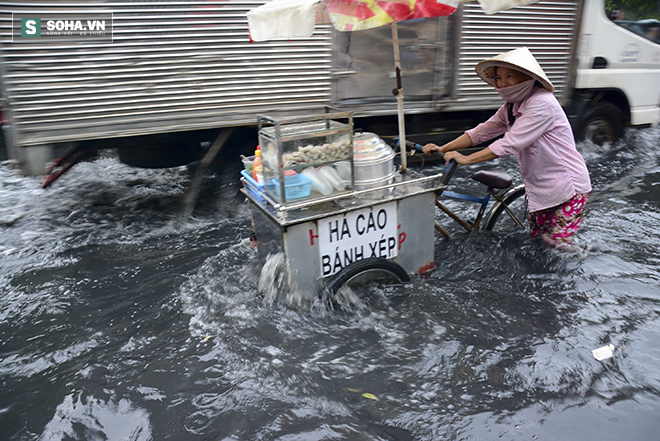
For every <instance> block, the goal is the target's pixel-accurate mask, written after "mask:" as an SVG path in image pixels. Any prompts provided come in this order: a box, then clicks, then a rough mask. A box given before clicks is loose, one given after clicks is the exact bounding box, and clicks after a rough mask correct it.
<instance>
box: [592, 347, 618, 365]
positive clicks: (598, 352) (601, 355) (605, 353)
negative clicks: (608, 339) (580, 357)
mask: <svg viewBox="0 0 660 441" xmlns="http://www.w3.org/2000/svg"><path fill="white" fill-rule="evenodd" d="M591 353H592V354H594V358H595V359H596V360H598V361H603V360H607V359H608V358H612V354H614V345H613V344H612V343H610V344H609V345H607V346H603V347H602V348H598V349H593V350H592V351H591Z"/></svg>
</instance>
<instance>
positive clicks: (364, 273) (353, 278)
mask: <svg viewBox="0 0 660 441" xmlns="http://www.w3.org/2000/svg"><path fill="white" fill-rule="evenodd" d="M409 280H410V276H409V275H408V273H406V271H405V270H404V269H403V268H402V267H401V265H399V264H398V263H396V262H393V261H391V260H387V259H377V258H370V259H363V260H360V261H358V262H356V263H354V264H352V265H350V266H347V267H346V268H344V269H342V270H341V271H339V272H338V273H337V274H335V275H334V276H333V277H332V279H330V281H329V282H328V284H327V285H326V288H327V292H328V294H330V296H331V297H332V296H334V295H335V294H336V293H337V291H339V289H340V288H341V287H342V286H349V287H351V286H356V285H361V284H364V283H367V282H373V281H387V282H391V281H394V282H408V281H409Z"/></svg>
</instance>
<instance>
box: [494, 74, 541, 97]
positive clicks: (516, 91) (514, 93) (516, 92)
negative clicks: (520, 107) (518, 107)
mask: <svg viewBox="0 0 660 441" xmlns="http://www.w3.org/2000/svg"><path fill="white" fill-rule="evenodd" d="M534 83H536V80H535V79H533V78H532V79H531V80H527V81H523V82H522V83H518V84H516V85H515V86H509V87H503V88H501V89H498V88H497V87H496V88H495V90H496V91H497V93H499V94H500V96H501V97H502V99H503V100H504V101H506V102H507V103H519V102H521V101H522V100H523V99H524V98H526V97H527V95H528V94H529V92H530V91H531V90H532V88H533V87H534Z"/></svg>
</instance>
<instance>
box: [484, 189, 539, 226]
mask: <svg viewBox="0 0 660 441" xmlns="http://www.w3.org/2000/svg"><path fill="white" fill-rule="evenodd" d="M503 201H504V204H506V206H507V207H508V208H509V209H510V210H511V213H513V215H514V216H515V217H516V218H517V219H518V220H519V221H520V222H521V223H522V226H521V225H520V224H518V222H516V221H515V220H514V218H513V217H512V216H511V213H509V211H508V210H507V209H506V207H505V206H504V204H502V203H501V202H497V203H496V204H495V205H494V206H493V208H491V210H490V212H489V213H488V216H487V217H486V221H485V222H484V227H483V228H484V229H485V230H488V231H491V230H496V231H505V230H526V229H527V214H528V213H529V209H528V207H527V198H526V197H525V186H524V185H519V186H518V187H516V188H513V189H511V190H509V191H508V192H507V193H506V194H505V195H504V198H503Z"/></svg>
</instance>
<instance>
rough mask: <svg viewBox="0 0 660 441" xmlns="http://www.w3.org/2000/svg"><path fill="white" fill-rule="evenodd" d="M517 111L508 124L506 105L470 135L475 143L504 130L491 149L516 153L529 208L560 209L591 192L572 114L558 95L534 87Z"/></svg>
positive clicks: (503, 153) (518, 104) (514, 111)
mask: <svg viewBox="0 0 660 441" xmlns="http://www.w3.org/2000/svg"><path fill="white" fill-rule="evenodd" d="M513 114H514V116H515V117H516V120H515V122H514V123H513V125H512V126H511V127H510V128H509V126H508V118H507V105H506V104H505V105H504V106H502V107H500V109H499V110H498V111H497V112H496V113H495V115H493V116H492V117H491V118H490V119H489V120H488V121H486V122H483V123H481V124H479V125H478V126H477V127H475V128H473V129H471V130H468V131H467V132H465V133H467V134H468V136H469V137H470V139H471V140H472V145H478V144H481V143H484V142H486V141H489V140H491V139H493V138H495V137H497V136H500V135H502V134H504V136H503V137H502V138H500V139H498V140H497V141H495V142H493V143H492V144H491V145H490V146H489V147H490V150H491V151H492V152H493V153H494V154H495V155H497V156H499V157H500V158H505V157H507V156H509V155H514V157H515V158H516V161H518V165H519V166H520V173H521V175H522V179H523V182H524V184H525V191H526V194H527V199H528V202H529V211H530V212H534V211H538V210H543V209H546V208H550V207H555V206H557V205H559V204H562V203H564V202H566V201H568V200H569V199H570V198H572V197H573V196H575V195H576V194H583V193H589V192H590V191H591V180H590V178H589V171H588V170H587V165H586V164H585V162H584V159H583V158H582V155H580V153H579V152H578V151H577V149H576V148H575V141H574V139H573V132H572V131H571V127H570V124H569V122H568V118H566V114H565V113H564V111H563V109H562V108H561V106H560V105H559V102H558V101H557V99H556V98H555V97H554V95H553V94H552V93H551V92H549V91H547V90H545V89H541V88H538V87H535V88H534V89H533V90H532V92H530V94H529V95H528V96H527V97H526V98H524V99H523V101H522V102H521V103H516V104H514V105H513Z"/></svg>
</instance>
